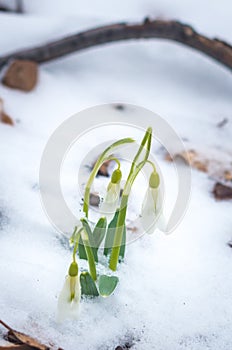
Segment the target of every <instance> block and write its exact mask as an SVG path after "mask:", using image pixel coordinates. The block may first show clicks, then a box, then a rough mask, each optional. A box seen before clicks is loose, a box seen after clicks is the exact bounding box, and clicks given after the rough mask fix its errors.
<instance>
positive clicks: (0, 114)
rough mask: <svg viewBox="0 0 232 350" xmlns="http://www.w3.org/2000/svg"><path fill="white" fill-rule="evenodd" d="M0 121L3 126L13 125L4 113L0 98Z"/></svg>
mask: <svg viewBox="0 0 232 350" xmlns="http://www.w3.org/2000/svg"><path fill="white" fill-rule="evenodd" d="M0 121H1V122H2V123H4V124H9V125H14V122H13V120H12V118H11V117H9V115H7V114H6V113H5V112H4V103H3V99H2V98H0Z"/></svg>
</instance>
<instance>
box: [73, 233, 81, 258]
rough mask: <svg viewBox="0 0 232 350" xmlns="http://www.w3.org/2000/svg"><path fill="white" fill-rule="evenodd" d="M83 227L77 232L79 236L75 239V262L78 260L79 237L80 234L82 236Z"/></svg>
mask: <svg viewBox="0 0 232 350" xmlns="http://www.w3.org/2000/svg"><path fill="white" fill-rule="evenodd" d="M82 230H83V229H82V228H81V229H80V230H79V231H78V233H77V236H76V239H75V245H74V248H73V262H76V253H77V249H78V244H79V239H80V236H81V231H82Z"/></svg>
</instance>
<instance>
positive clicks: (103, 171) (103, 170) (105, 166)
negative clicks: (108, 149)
mask: <svg viewBox="0 0 232 350" xmlns="http://www.w3.org/2000/svg"><path fill="white" fill-rule="evenodd" d="M110 162H111V160H107V161H106V162H104V163H103V164H102V165H101V166H100V168H99V170H98V173H97V175H100V176H105V177H109V176H110V174H109V173H108V168H109V165H110Z"/></svg>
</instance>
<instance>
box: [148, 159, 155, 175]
mask: <svg viewBox="0 0 232 350" xmlns="http://www.w3.org/2000/svg"><path fill="white" fill-rule="evenodd" d="M147 163H148V164H150V165H151V166H152V168H153V171H154V172H155V173H156V166H155V164H154V163H153V162H151V161H150V160H147Z"/></svg>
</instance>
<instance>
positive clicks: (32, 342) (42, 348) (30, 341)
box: [0, 320, 49, 350]
mask: <svg viewBox="0 0 232 350" xmlns="http://www.w3.org/2000/svg"><path fill="white" fill-rule="evenodd" d="M0 324H2V325H3V326H4V327H5V328H6V329H8V333H7V340H8V341H9V342H11V343H14V344H17V345H18V347H15V349H25V350H26V349H27V350H29V349H31V350H49V347H48V346H46V345H44V344H41V343H40V342H38V341H37V340H36V339H34V338H32V337H30V336H29V335H27V334H24V333H21V332H18V331H16V330H14V329H12V328H11V327H9V326H8V325H7V324H6V323H5V322H3V321H2V320H0ZM17 345H16V346H17ZM21 345H23V346H24V348H22V347H21V348H20V347H19V346H21ZM25 346H26V348H25Z"/></svg>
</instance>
